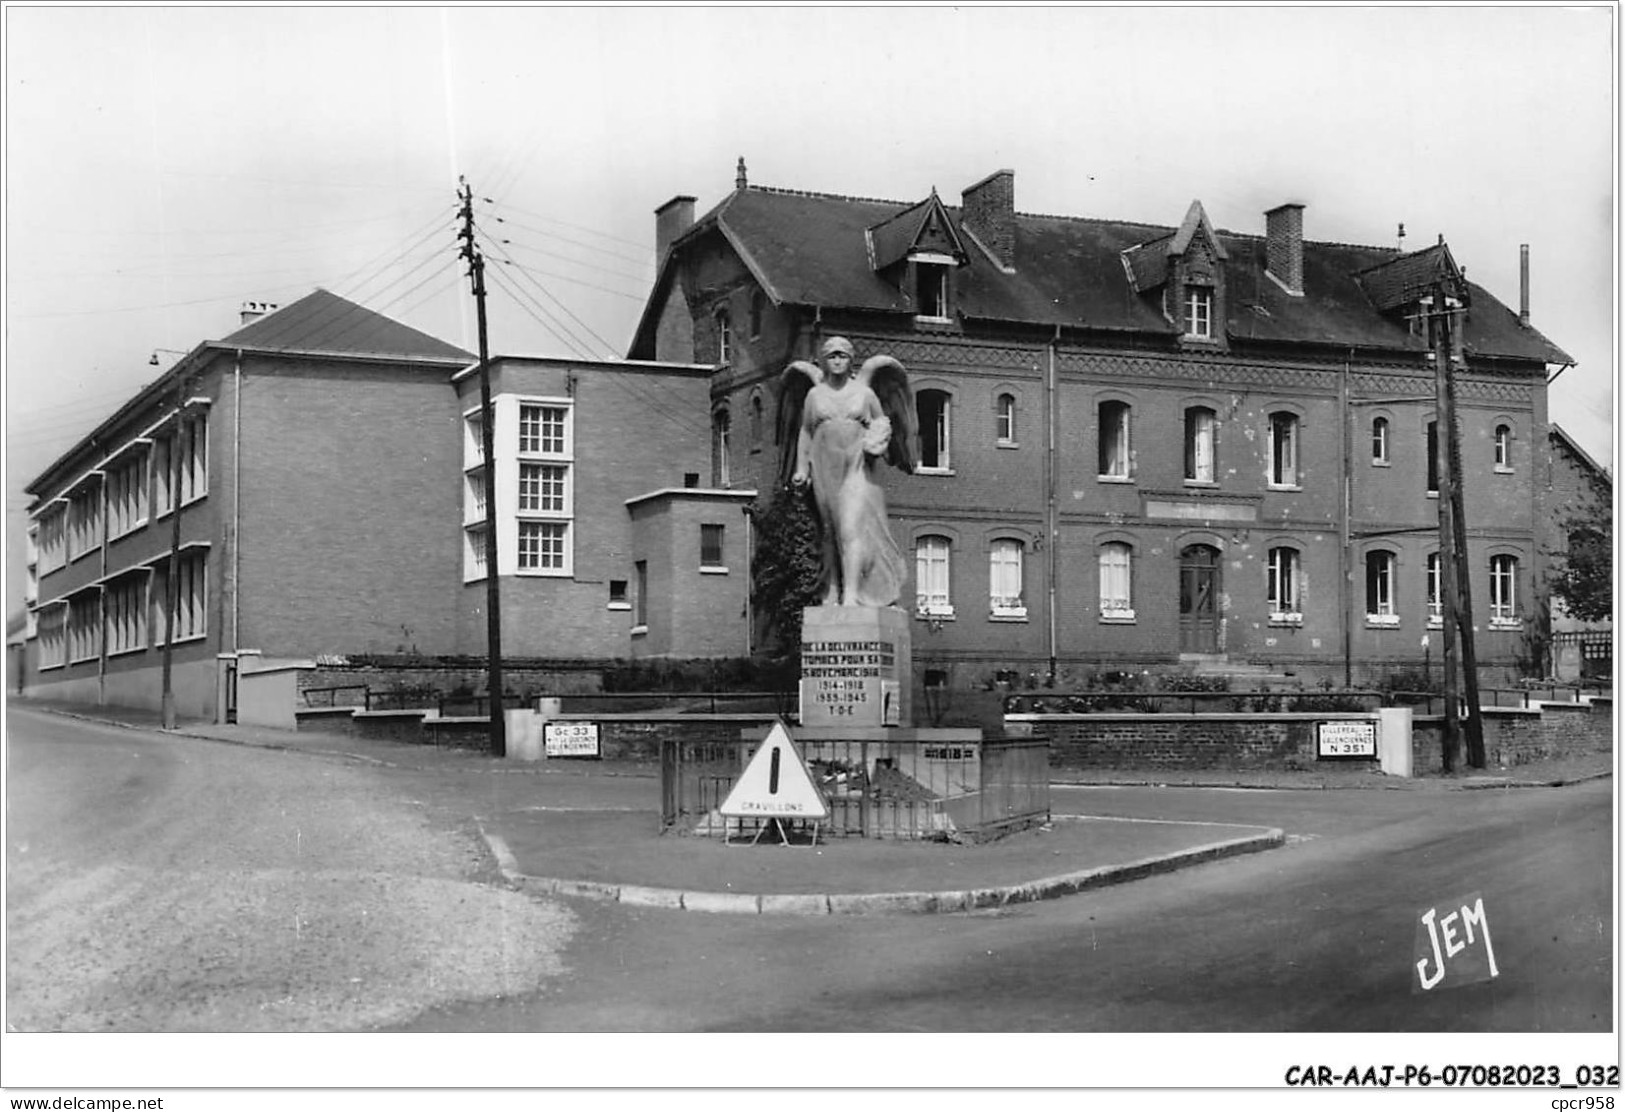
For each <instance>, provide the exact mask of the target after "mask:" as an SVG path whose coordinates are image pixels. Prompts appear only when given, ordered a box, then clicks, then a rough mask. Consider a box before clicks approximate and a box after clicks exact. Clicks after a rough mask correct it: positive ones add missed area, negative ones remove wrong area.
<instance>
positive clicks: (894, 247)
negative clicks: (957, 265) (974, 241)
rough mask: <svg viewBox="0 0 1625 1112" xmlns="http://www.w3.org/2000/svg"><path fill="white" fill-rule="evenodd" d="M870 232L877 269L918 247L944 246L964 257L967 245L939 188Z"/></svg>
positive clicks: (956, 255) (888, 264)
mask: <svg viewBox="0 0 1625 1112" xmlns="http://www.w3.org/2000/svg"><path fill="white" fill-rule="evenodd" d="M868 234H869V241H870V243H871V244H872V245H873V248H874V251H873V254H874V266H875V269H876V270H885V269H886V268H887V267H889V266H891V265H893V264H894V263H897V262H900V261H901V260H902V259H903V258H904V257H906V256H907V255H908V253H909V252H910V251H913V250H916V249H924V250H932V249H941V250H943V251H944V253H946V254H951V255H953V256H955V257H956V258H960V259H963V258H964V257H965V245H964V243H963V242H962V241H961V240H960V238H959V233H958V232H957V231H956V230H955V228H954V222H953V218H952V217H950V216H949V215H948V211H947V206H945V205H944V204H943V203H942V199H941V198H940V197H938V196H937V194H936V190H932V191H931V196H929V197H927V198H926V199H925V200H923V201H921V202H920V203H919V204H917V205H912V206H910V207H909V208H906V209H904V210H903V211H902V212H900V213H898V214H897V215H896V216H890V217H887V218H886V219H885V220H883V221H881V222H880V223H879V224H876V225H874V226H873V227H871V228H869V230H868ZM930 241H936V242H930Z"/></svg>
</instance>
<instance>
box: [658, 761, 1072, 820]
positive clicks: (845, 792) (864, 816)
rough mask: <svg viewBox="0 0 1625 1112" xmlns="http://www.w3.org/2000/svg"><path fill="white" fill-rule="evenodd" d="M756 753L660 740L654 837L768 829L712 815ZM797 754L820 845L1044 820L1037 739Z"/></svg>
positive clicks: (1045, 773) (1045, 772) (1046, 809)
mask: <svg viewBox="0 0 1625 1112" xmlns="http://www.w3.org/2000/svg"><path fill="white" fill-rule="evenodd" d="M759 744H760V742H759V741H757V740H745V739H742V738H741V739H737V740H730V739H716V740H705V741H694V740H683V739H672V738H668V739H665V740H663V741H662V742H661V747H660V795H661V799H660V803H661V805H660V822H661V830H662V832H673V833H699V834H716V835H721V834H723V833H724V832H725V831H726V832H731V833H735V834H739V833H743V834H747V835H748V834H750V833H752V832H753V831H754V830H756V829H758V828H759V827H760V826H761V825H762V824H763V823H764V822H767V821H771V820H752V819H743V820H741V819H727V820H724V819H722V818H721V816H720V815H719V814H718V813H717V811H718V809H719V808H720V807H721V806H722V803H723V801H724V800H725V799H726V798H727V796H728V793H729V791H730V790H731V789H732V788H733V785H734V782H735V781H736V780H737V779H738V778H739V775H740V774H741V773H742V772H743V771H744V769H745V766H746V764H747V763H749V761H750V757H751V755H752V754H753V753H754V752H755V750H756V747H757V745H759ZM798 746H799V748H800V749H801V751H802V754H803V756H804V757H805V759H806V762H807V768H808V771H809V772H810V773H811V774H812V778H813V782H814V783H815V784H816V785H817V786H818V788H819V791H820V792H821V793H822V795H823V796H824V799H825V800H826V801H827V803H828V804H829V817H828V818H827V819H825V820H823V821H822V822H821V823H820V824H819V832H820V836H829V837H862V838H937V837H943V838H947V837H954V838H966V839H969V840H981V839H985V838H989V837H996V836H997V835H999V834H1001V833H1005V832H1007V831H1009V830H1013V829H1018V828H1020V827H1023V826H1032V825H1037V824H1039V823H1043V822H1047V821H1048V820H1049V815H1050V805H1049V743H1048V742H1047V741H1046V740H1044V739H1042V738H1033V737H996V738H984V739H982V740H981V741H974V742H965V741H960V742H935V741H805V742H798Z"/></svg>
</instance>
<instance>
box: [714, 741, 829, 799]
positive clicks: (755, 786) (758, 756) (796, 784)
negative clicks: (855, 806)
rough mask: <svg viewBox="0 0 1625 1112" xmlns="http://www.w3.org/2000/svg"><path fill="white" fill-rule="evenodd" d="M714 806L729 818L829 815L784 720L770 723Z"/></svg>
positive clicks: (821, 795)
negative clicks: (732, 784)
mask: <svg viewBox="0 0 1625 1112" xmlns="http://www.w3.org/2000/svg"><path fill="white" fill-rule="evenodd" d="M717 810H718V811H719V812H720V813H721V814H722V815H724V816H725V817H727V818H730V819H755V818H778V819H818V820H820V821H821V820H823V819H826V818H828V817H829V804H827V803H825V802H824V796H823V794H822V793H821V792H820V791H819V790H818V785H816V784H814V783H813V778H812V773H811V772H809V771H808V770H807V762H806V761H805V760H804V759H802V756H801V750H799V749H797V748H796V745H795V742H793V741H791V740H790V731H789V730H787V729H785V728H784V723H783V722H775V723H774V724H773V728H772V729H771V730H769V731H768V734H767V737H766V739H764V740H763V742H762V744H761V745H759V746H758V747H757V749H756V753H755V755H754V756H753V757H751V759H750V763H749V764H747V765H746V766H745V771H744V772H743V773H742V774H741V775H740V777H739V779H738V780H737V781H736V782H735V783H734V786H733V790H732V791H730V792H729V793H728V798H727V799H725V800H723V801H722V806H721V807H719V808H718V809H717Z"/></svg>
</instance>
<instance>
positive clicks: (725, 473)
mask: <svg viewBox="0 0 1625 1112" xmlns="http://www.w3.org/2000/svg"><path fill="white" fill-rule="evenodd" d="M732 455H733V413H732V411H730V410H729V409H728V407H727V406H725V405H723V406H718V407H717V408H716V409H714V410H712V412H711V468H712V471H713V476H712V479H713V485H714V486H716V487H718V488H720V489H723V490H726V489H727V488H728V485H729V484H730V483H731V482H732V472H733V460H732V459H731V457H732Z"/></svg>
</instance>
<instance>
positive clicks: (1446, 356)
mask: <svg viewBox="0 0 1625 1112" xmlns="http://www.w3.org/2000/svg"><path fill="white" fill-rule="evenodd" d="M1448 319H1449V318H1448V316H1447V314H1446V310H1445V302H1444V284H1443V283H1442V282H1441V283H1438V284H1436V285H1435V286H1434V287H1433V297H1432V299H1431V303H1430V304H1429V305H1428V307H1427V320H1428V324H1429V335H1430V336H1431V337H1432V339H1433V350H1432V352H1430V353H1429V358H1430V359H1431V360H1432V362H1433V388H1434V395H1435V404H1434V425H1433V427H1434V437H1433V453H1434V466H1435V468H1436V469H1437V476H1438V481H1439V605H1440V607H1441V608H1442V610H1443V611H1444V629H1443V630H1442V631H1441V632H1442V633H1443V635H1444V636H1443V640H1444V646H1443V652H1442V654H1441V655H1442V656H1443V658H1444V736H1443V738H1441V739H1440V740H1441V742H1442V744H1443V751H1442V757H1443V760H1444V770H1445V771H1446V772H1452V771H1454V770H1455V767H1456V755H1457V754H1458V753H1459V752H1460V751H1461V716H1460V702H1459V699H1458V696H1457V686H1456V631H1457V626H1456V602H1457V598H1458V596H1457V594H1456V574H1457V569H1456V530H1455V522H1454V520H1453V518H1454V510H1455V499H1454V498H1453V497H1452V496H1451V492H1452V491H1453V490H1454V487H1455V482H1454V480H1455V469H1454V467H1453V464H1454V462H1455V461H1454V460H1453V459H1452V458H1451V452H1450V442H1451V440H1452V437H1451V435H1450V432H1451V425H1452V423H1453V422H1452V421H1451V417H1452V416H1453V414H1452V412H1451V408H1450V386H1449V373H1450V371H1449V368H1450V335H1449V328H1448V326H1447V325H1446V323H1445V322H1446V321H1447V320H1448Z"/></svg>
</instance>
